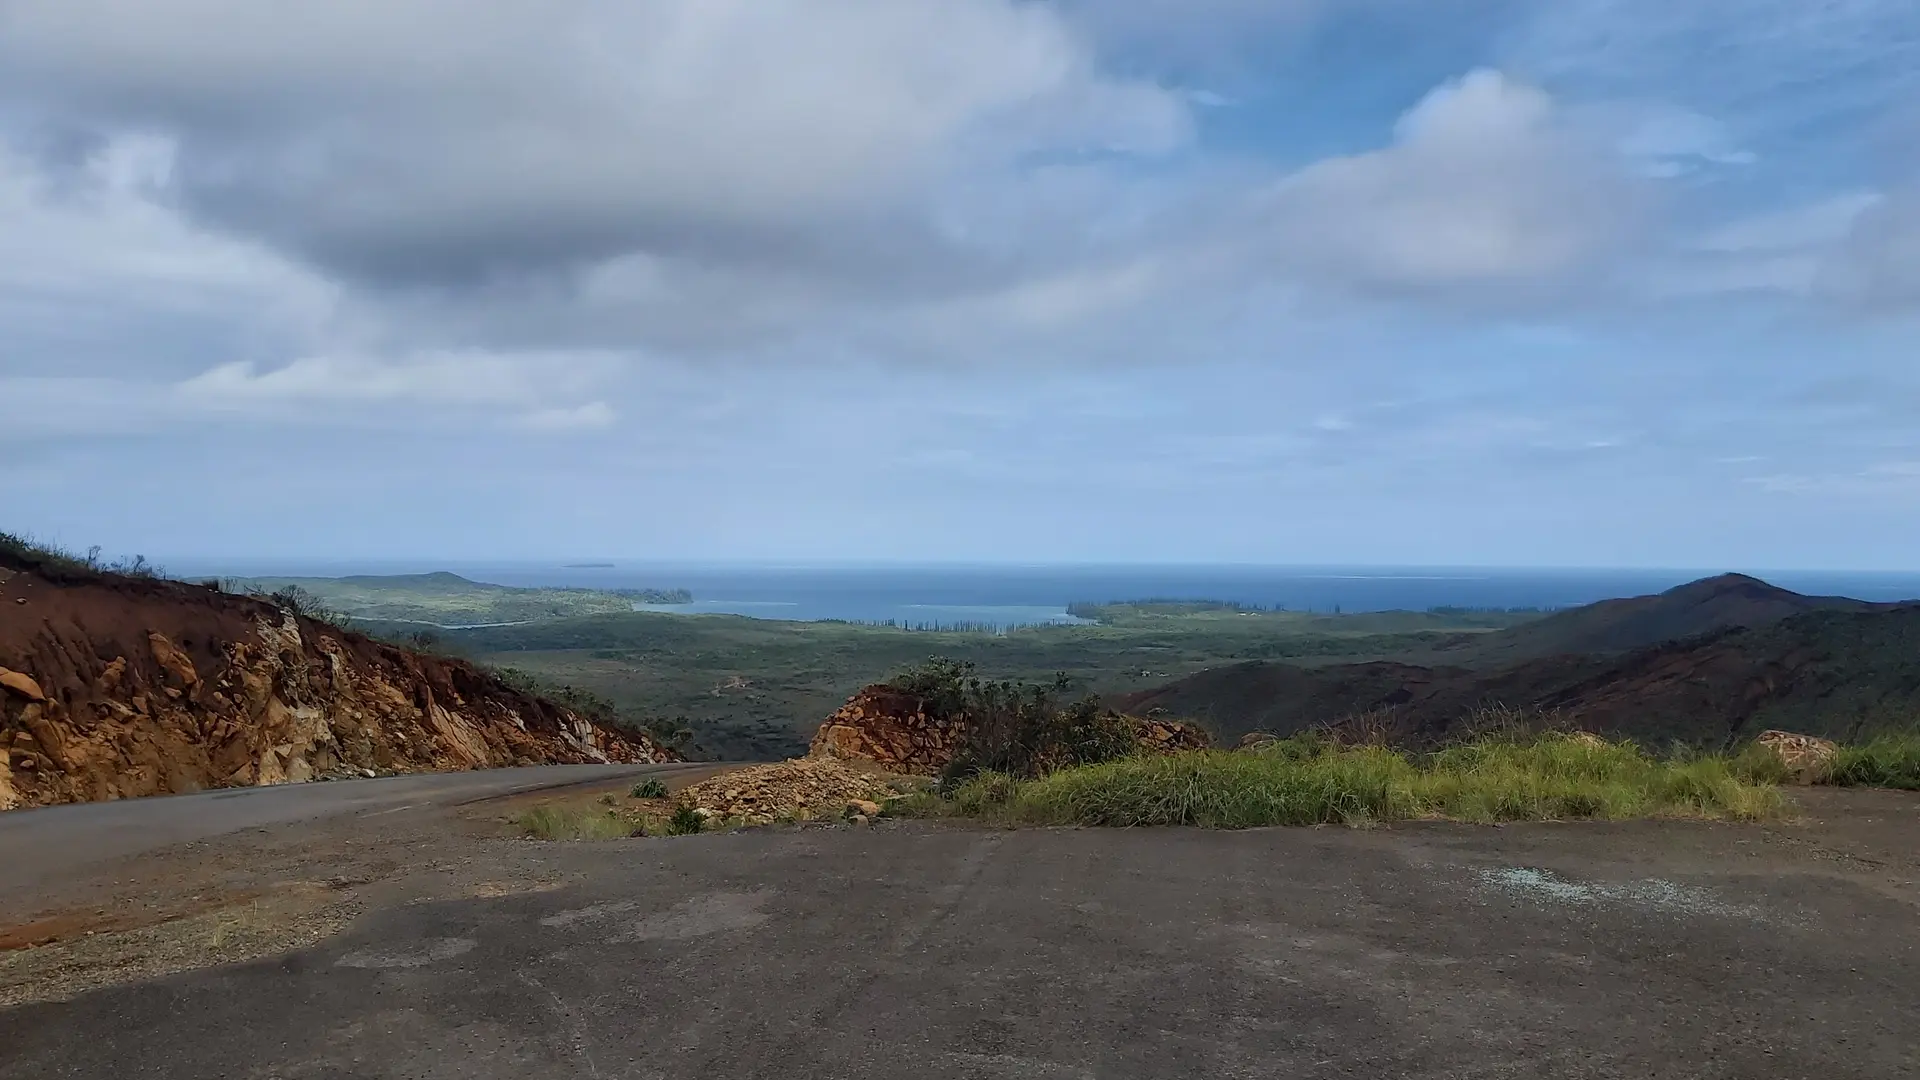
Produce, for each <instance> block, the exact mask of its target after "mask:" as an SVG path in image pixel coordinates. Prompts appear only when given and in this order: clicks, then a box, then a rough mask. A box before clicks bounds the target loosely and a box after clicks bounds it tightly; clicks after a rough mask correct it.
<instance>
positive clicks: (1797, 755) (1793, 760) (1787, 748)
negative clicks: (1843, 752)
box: [1754, 731, 1840, 784]
mask: <svg viewBox="0 0 1920 1080" xmlns="http://www.w3.org/2000/svg"><path fill="white" fill-rule="evenodd" d="M1754 743H1755V745H1757V746H1763V747H1765V748H1767V749H1768V750H1771V751H1773V752H1774V753H1775V754H1777V755H1779V757H1780V762H1781V764H1783V765H1785V766H1786V767H1787V774H1788V778H1789V779H1790V780H1792V781H1793V782H1794V783H1796V784H1818V783H1822V782H1823V781H1825V780H1826V779H1827V777H1828V776H1829V775H1830V774H1831V773H1832V771H1833V759H1834V756H1835V755H1836V754H1838V753H1839V752H1840V746H1839V744H1838V743H1835V742H1833V741H1831V740H1828V739H1821V738H1816V737H1815V736H1812V735H1795V734H1794V733H1792V732H1790V731H1763V732H1761V733H1760V737H1759V738H1757V739H1755V740H1754Z"/></svg>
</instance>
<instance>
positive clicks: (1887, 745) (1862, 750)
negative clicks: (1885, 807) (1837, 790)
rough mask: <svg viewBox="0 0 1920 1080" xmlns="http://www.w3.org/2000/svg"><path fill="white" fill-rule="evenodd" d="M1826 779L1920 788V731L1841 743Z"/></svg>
mask: <svg viewBox="0 0 1920 1080" xmlns="http://www.w3.org/2000/svg"><path fill="white" fill-rule="evenodd" d="M1827 782H1828V783H1831V784H1839V785H1841V786H1845V787H1885V788H1901V789H1904V790H1906V791H1920V732H1904V733H1901V734H1891V735H1881V736H1878V737H1877V738H1873V739H1869V740H1867V741H1866V742H1864V743H1859V744H1857V745H1853V746H1842V747H1841V748H1840V752H1839V753H1838V754H1836V755H1834V759H1833V766H1832V770H1831V772H1830V774H1829V776H1828V780H1827Z"/></svg>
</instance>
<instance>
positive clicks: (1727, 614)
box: [1457, 574, 1898, 667]
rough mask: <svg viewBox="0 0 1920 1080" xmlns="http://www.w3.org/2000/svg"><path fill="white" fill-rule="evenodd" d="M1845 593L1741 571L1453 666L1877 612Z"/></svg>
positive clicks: (1567, 616)
mask: <svg viewBox="0 0 1920 1080" xmlns="http://www.w3.org/2000/svg"><path fill="white" fill-rule="evenodd" d="M1897 606H1898V605H1895V604H1873V603H1869V602H1867V601H1865V600H1853V599H1850V598H1848V597H1843V596H1802V595H1801V594H1799V593H1796V592H1790V591H1788V590H1786V589H1782V588H1779V587H1777V586H1774V585H1769V584H1767V583H1766V582H1764V581H1761V580H1760V579H1759V578H1754V577H1748V576H1747V575H1745V574H1722V575H1720V576H1718V577H1710V578H1702V579H1700V580H1699V581H1692V582H1688V583H1687V584H1685V585H1680V586H1677V587H1675V588H1672V589H1668V590H1667V591H1666V592H1663V593H1658V594H1656V595H1653V596H1633V597H1627V598H1624V599H1620V600H1602V601H1600V602H1599V603H1596V604H1588V605H1586V606H1584V607H1578V608H1573V609H1571V610H1569V611H1561V612H1557V613H1555V614H1552V615H1549V616H1547V617H1546V618H1543V619H1540V620H1538V621H1536V622H1530V623H1527V624H1525V625H1522V626H1516V627H1511V628H1509V629H1506V630H1500V631H1496V632H1494V633H1491V634H1487V635H1485V636H1484V637H1481V638H1478V639H1476V640H1474V641H1473V642H1472V643H1471V644H1470V645H1469V646H1468V647H1467V648H1466V649H1465V650H1464V651H1463V652H1462V653H1461V655H1460V656H1459V658H1458V660H1457V662H1460V663H1465V664H1471V665H1472V666H1475V667H1487V666H1503V665H1506V664H1512V663H1516V662H1518V661H1521V660H1530V659H1534V658H1536V657H1543V656H1553V655H1556V654H1561V653H1569V654H1583V655H1584V654H1593V653H1624V652H1630V651H1632V650H1634V649H1643V648H1646V647H1648V646H1651V645H1658V644H1660V643H1662V642H1667V641H1679V640H1681V639H1684V638H1692V637H1699V636H1701V635H1703V634H1713V633H1718V632H1720V631H1723V630H1732V629H1737V628H1743V627H1744V628H1754V627H1762V626H1770V625H1772V624H1773V623H1777V622H1779V621H1781V620H1782V619H1788V618H1792V617H1793V616H1795V615H1804V614H1806V613H1807V612H1810V611H1845V612H1865V611H1879V610H1886V609H1888V608H1893V607H1897Z"/></svg>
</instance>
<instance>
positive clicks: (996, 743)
mask: <svg viewBox="0 0 1920 1080" xmlns="http://www.w3.org/2000/svg"><path fill="white" fill-rule="evenodd" d="M890 685H892V686H893V687H894V688H895V689H897V690H900V691H902V692H903V693H908V694H912V695H914V696H915V697H917V698H919V699H921V700H922V701H923V702H925V705H924V708H925V709H926V711H927V714H928V715H929V716H933V717H936V718H939V719H943V720H946V721H949V722H953V723H963V724H964V725H965V728H966V741H965V742H964V743H962V744H961V747H960V750H959V752H958V754H956V755H955V757H954V759H953V763H952V764H951V765H949V766H948V767H947V770H946V773H945V775H944V776H943V777H942V778H941V780H942V783H943V784H944V785H945V786H947V787H952V786H954V785H956V784H958V783H960V782H962V781H964V780H966V779H967V778H969V777H972V776H974V775H975V774H977V773H982V772H995V773H1006V774H1012V775H1015V776H1026V777H1031V776H1040V775H1043V774H1045V773H1049V772H1052V771H1053V770H1055V769H1059V768H1063V767H1065V766H1068V765H1091V764H1093V763H1095V762H1100V761H1112V760H1113V759H1115V758H1119V757H1125V756H1127V755H1128V754H1131V753H1133V752H1134V737H1133V729H1132V727H1131V726H1130V725H1129V724H1128V723H1127V721H1126V719H1125V718H1123V717H1121V716H1119V715H1118V714H1116V713H1114V712H1113V711H1112V710H1111V709H1108V708H1106V707H1105V706H1104V705H1102V704H1101V703H1100V699H1099V698H1098V697H1095V696H1092V695H1088V696H1085V697H1082V698H1080V699H1079V700H1077V701H1072V702H1063V701H1062V696H1063V695H1064V694H1065V693H1066V692H1067V691H1068V690H1070V689H1071V688H1072V686H1073V680H1072V679H1070V678H1069V677H1067V676H1066V675H1056V676H1054V678H1053V680H1052V681H1051V682H1047V683H1023V682H1012V681H1005V680H1001V681H994V680H988V679H982V678H980V677H979V676H978V675H976V674H974V670H973V665H971V664H968V663H965V662H962V661H956V660H949V659H946V658H944V657H936V658H934V659H932V660H929V661H927V662H926V663H924V664H920V665H917V666H915V667H912V668H909V669H907V670H906V671H905V672H903V673H901V674H900V675H897V676H895V677H894V678H893V679H892V680H891V681H890Z"/></svg>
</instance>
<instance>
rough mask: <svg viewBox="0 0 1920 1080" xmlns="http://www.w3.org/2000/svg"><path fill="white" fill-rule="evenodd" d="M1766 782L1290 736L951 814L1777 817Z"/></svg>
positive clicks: (1566, 748) (1598, 749)
mask: <svg viewBox="0 0 1920 1080" xmlns="http://www.w3.org/2000/svg"><path fill="white" fill-rule="evenodd" d="M1782 805H1783V803H1782V800H1781V797H1780V794H1779V792H1778V790H1777V789H1776V788H1775V787H1774V786H1773V785H1771V784H1768V783H1763V782H1756V781H1754V780H1752V779H1749V778H1747V777H1745V776H1742V775H1740V773H1739V772H1738V770H1736V769H1735V768H1734V767H1733V766H1732V765H1731V763H1730V762H1728V761H1727V760H1726V759H1724V758H1720V757H1696V758H1693V759H1690V760H1687V761H1665V760H1660V759H1656V758H1654V757H1651V756H1649V755H1647V754H1646V753H1645V752H1643V751H1642V750H1640V749H1639V748H1638V747H1636V746H1633V745H1632V744H1630V743H1605V742H1587V741H1581V740H1576V739H1571V738H1567V737H1564V736H1560V735H1548V736H1543V737H1539V738H1535V739H1530V740H1514V739H1508V738H1484V739H1479V740H1475V741H1472V742H1468V743H1464V744H1460V745H1456V746H1452V747H1449V748H1447V749H1444V750H1441V751H1438V752H1435V753H1433V754H1428V755H1418V756H1411V755H1408V754H1406V753H1404V752H1401V751H1398V750H1394V749H1391V748H1388V747H1384V746H1352V747H1342V746H1338V745H1335V744H1332V743H1329V742H1326V741H1324V740H1319V739H1286V740H1281V741H1279V742H1276V743H1273V744H1270V745H1269V746H1268V747H1267V748H1265V749H1262V750H1259V751H1254V752H1228V751H1219V750H1210V751H1201V752H1196V753H1190V754H1181V755H1176V756H1172V757H1140V758H1129V759H1126V760H1122V761H1114V762H1107V763H1104V764H1098V765H1089V766H1082V767H1078V768H1071V769H1063V770H1061V771H1058V772H1055V773H1053V774H1052V775H1050V776H1046V777H1043V778H1041V779H1038V780H1031V781H1016V780H1013V779H1010V778H1008V777H1004V776H992V775H985V776H982V777H979V778H976V779H975V780H974V781H973V782H970V783H968V784H965V785H962V786H961V787H959V788H957V789H956V790H955V791H954V792H953V793H952V794H951V795H950V796H949V797H948V799H947V800H946V810H947V812H949V813H952V814H956V815H959V816H964V817H977V818H988V819H999V820H1006V821H1015V822H1025V823H1032V824H1050V825H1112V826H1133V825H1196V826H1201V827H1204V828H1223V829H1238V828H1251V827H1256V826H1267V825H1324V824H1350V825H1361V824H1368V823H1372V822H1381V821H1402V820H1407V819H1410V818H1450V819H1454V820H1460V821H1473V822H1501V821H1559V820H1577V819H1600V820H1618V819H1625V818H1640V817H1670V816H1672V817H1712V818H1728V819H1734V820H1754V819H1760V818H1765V817H1769V816H1773V815H1775V814H1777V813H1779V812H1780V809H1781V807H1782Z"/></svg>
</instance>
